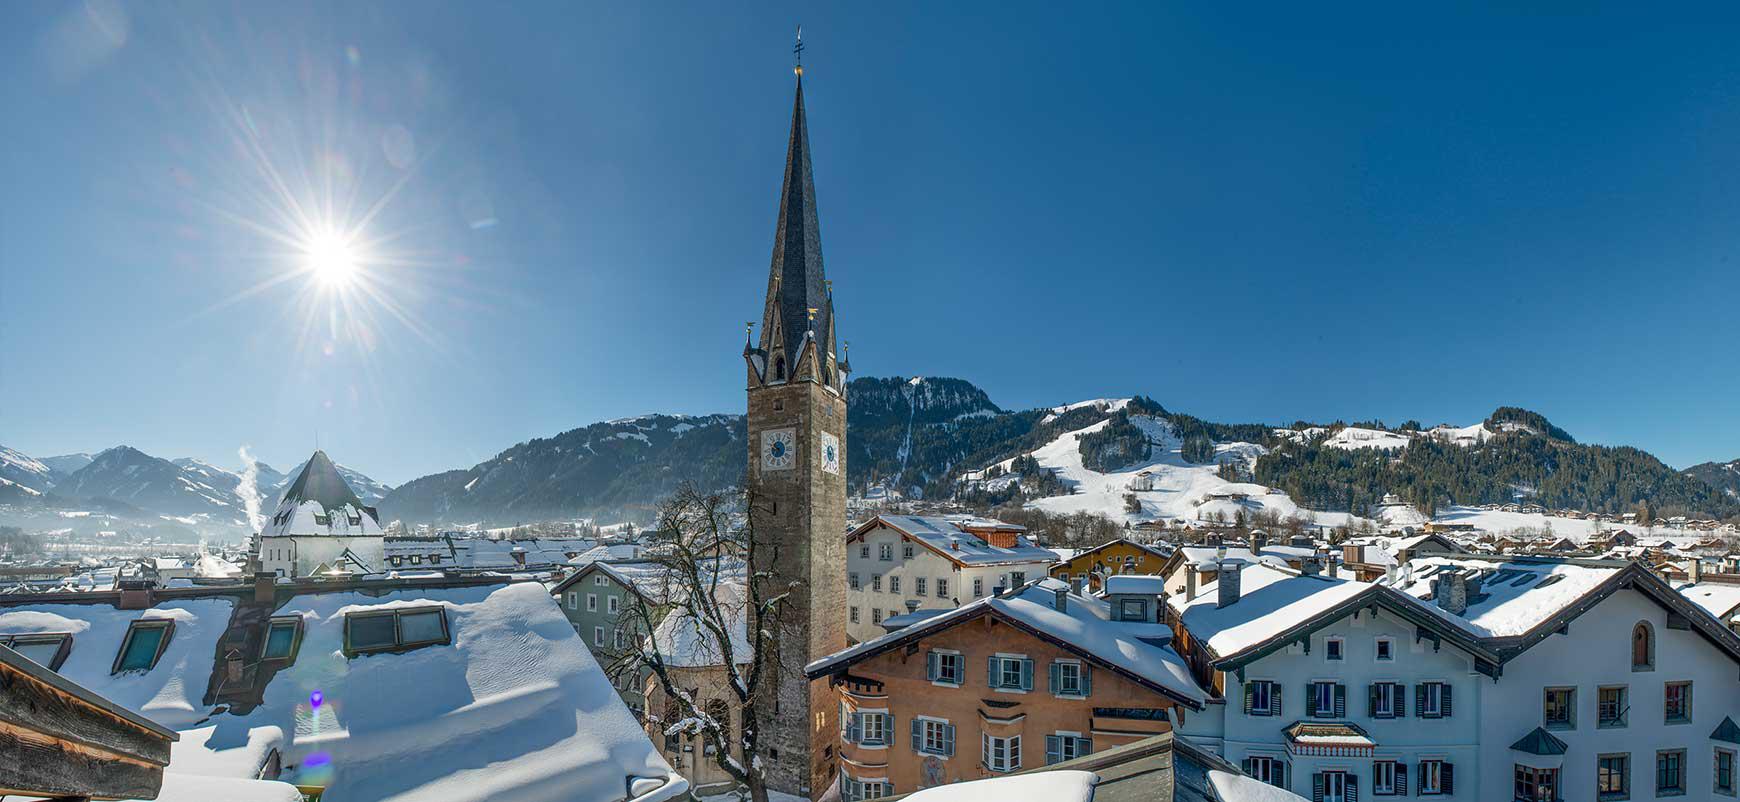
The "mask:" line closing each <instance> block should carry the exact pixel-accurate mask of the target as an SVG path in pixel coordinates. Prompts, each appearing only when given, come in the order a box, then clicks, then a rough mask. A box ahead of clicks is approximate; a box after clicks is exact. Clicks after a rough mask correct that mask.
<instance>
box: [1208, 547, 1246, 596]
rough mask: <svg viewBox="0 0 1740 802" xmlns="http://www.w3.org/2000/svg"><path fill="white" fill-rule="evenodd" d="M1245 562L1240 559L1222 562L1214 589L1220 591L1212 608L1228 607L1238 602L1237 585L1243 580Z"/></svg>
mask: <svg viewBox="0 0 1740 802" xmlns="http://www.w3.org/2000/svg"><path fill="white" fill-rule="evenodd" d="M1244 567H1245V561H1244V560H1240V559H1236V558H1235V559H1231V560H1222V561H1221V563H1220V573H1219V575H1218V576H1219V578H1218V579H1217V580H1216V581H1215V587H1216V588H1218V589H1219V590H1220V596H1219V597H1218V598H1217V599H1215V603H1214V606H1216V607H1230V606H1232V605H1233V604H1234V603H1236V602H1238V600H1239V585H1240V582H1241V581H1242V579H1243V574H1244V571H1243V568H1244Z"/></svg>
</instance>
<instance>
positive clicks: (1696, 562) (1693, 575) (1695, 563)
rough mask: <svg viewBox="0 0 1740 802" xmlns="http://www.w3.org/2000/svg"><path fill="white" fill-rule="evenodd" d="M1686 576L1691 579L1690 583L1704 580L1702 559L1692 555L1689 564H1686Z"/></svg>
mask: <svg viewBox="0 0 1740 802" xmlns="http://www.w3.org/2000/svg"><path fill="white" fill-rule="evenodd" d="M1686 578H1687V579H1689V580H1691V582H1692V584H1697V583H1699V582H1702V581H1704V561H1703V560H1701V559H1699V558H1697V557H1693V558H1692V562H1691V564H1690V565H1687V566H1686Z"/></svg>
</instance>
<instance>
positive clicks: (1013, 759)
mask: <svg viewBox="0 0 1740 802" xmlns="http://www.w3.org/2000/svg"><path fill="white" fill-rule="evenodd" d="M979 740H980V744H979V750H980V755H981V757H980V759H979V761H980V765H982V766H984V767H985V768H986V769H988V770H990V771H1014V770H1016V769H1018V768H1021V736H1019V735H1011V736H1009V737H1007V738H998V737H995V736H993V735H991V734H990V733H981V734H980V737H979Z"/></svg>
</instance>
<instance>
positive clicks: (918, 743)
mask: <svg viewBox="0 0 1740 802" xmlns="http://www.w3.org/2000/svg"><path fill="white" fill-rule="evenodd" d="M923 746H924V722H922V721H919V720H918V719H916V718H915V719H913V720H912V751H914V752H917V751H919V749H920V748H921V747H923Z"/></svg>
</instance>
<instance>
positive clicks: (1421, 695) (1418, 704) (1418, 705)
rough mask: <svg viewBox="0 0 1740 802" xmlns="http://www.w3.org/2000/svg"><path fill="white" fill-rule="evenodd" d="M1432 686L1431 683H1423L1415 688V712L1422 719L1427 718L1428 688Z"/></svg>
mask: <svg viewBox="0 0 1740 802" xmlns="http://www.w3.org/2000/svg"><path fill="white" fill-rule="evenodd" d="M1430 684H1431V683H1429V682H1422V683H1420V684H1418V685H1415V686H1414V710H1416V711H1418V712H1419V714H1420V716H1421V717H1427V716H1426V686H1427V685H1430Z"/></svg>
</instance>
